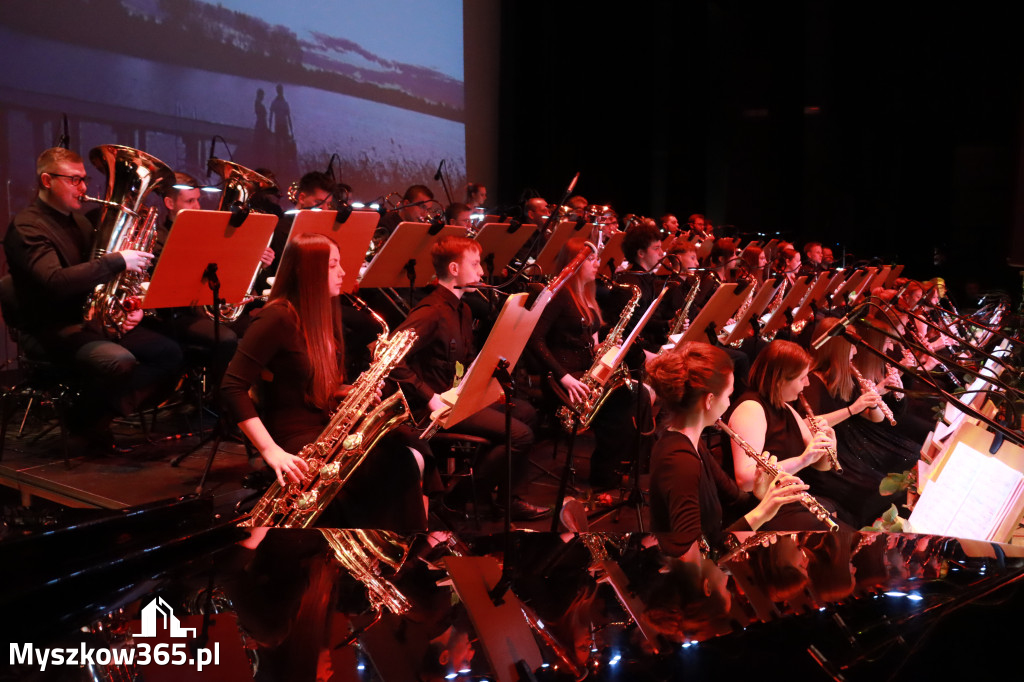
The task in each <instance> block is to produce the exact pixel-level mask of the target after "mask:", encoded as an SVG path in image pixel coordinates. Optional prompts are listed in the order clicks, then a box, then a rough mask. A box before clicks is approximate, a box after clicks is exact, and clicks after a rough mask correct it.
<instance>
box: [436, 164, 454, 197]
mask: <svg viewBox="0 0 1024 682" xmlns="http://www.w3.org/2000/svg"><path fill="white" fill-rule="evenodd" d="M442 168H444V159H441V163H440V165H438V167H437V172H436V173H434V180H440V181H441V189H443V190H444V195H445V197H447V198H448V205H449V206H451V205H452V204H453V203H455V202H454V201H452V193H451V191H450V190H449V189H448V183H447V182H445V178H444V174H443V173H442V172H441V169H442Z"/></svg>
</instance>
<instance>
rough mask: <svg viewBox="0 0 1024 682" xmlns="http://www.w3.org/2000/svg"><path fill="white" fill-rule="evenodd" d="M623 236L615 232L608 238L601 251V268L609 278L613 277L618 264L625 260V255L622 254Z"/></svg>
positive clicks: (622, 233)
mask: <svg viewBox="0 0 1024 682" xmlns="http://www.w3.org/2000/svg"><path fill="white" fill-rule="evenodd" d="M625 236H626V233H625V232H616V233H615V234H613V235H612V236H611V237H609V238H608V242H607V243H606V244H605V245H604V248H603V249H601V268H602V269H606V270H608V276H609V277H614V276H615V271H616V270H618V269H619V264H620V263H622V261H624V260H626V255H625V254H624V253H623V252H622V239H623V237H625Z"/></svg>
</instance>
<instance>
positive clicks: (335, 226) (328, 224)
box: [286, 211, 380, 292]
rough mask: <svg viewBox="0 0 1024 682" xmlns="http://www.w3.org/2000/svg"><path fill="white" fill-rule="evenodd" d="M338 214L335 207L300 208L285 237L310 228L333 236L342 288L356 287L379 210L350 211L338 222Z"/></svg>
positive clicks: (292, 237) (378, 216)
mask: <svg viewBox="0 0 1024 682" xmlns="http://www.w3.org/2000/svg"><path fill="white" fill-rule="evenodd" d="M337 216H338V212H337V211H299V212H298V213H297V214H296V215H295V220H294V222H293V223H292V231H291V232H290V233H289V235H288V241H289V242H290V241H291V240H293V239H295V238H296V237H298V236H299V235H300V234H306V233H309V232H312V233H315V234H322V235H324V236H325V237H330V238H331V239H333V240H334V241H335V242H336V243H337V244H338V252H339V254H340V256H341V261H340V264H341V269H342V270H344V271H345V277H344V279H342V281H341V290H342V291H345V292H349V291H355V290H356V287H357V285H358V282H359V270H360V268H362V267H363V263H364V262H365V261H366V251H367V249H369V248H370V241H371V240H372V239H373V232H374V230H376V229H377V223H379V222H380V214H379V213H377V212H376V211H352V213H351V214H350V215H349V216H348V219H346V220H345V222H338V220H337ZM286 248H287V247H286Z"/></svg>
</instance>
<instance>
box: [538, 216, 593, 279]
mask: <svg viewBox="0 0 1024 682" xmlns="http://www.w3.org/2000/svg"><path fill="white" fill-rule="evenodd" d="M588 225H589V226H590V227H593V225H590V223H582V224H580V223H577V222H576V221H575V220H563V221H561V222H560V223H558V224H557V225H555V230H554V232H552V233H551V236H550V237H548V240H547V241H546V242H545V243H544V247H543V248H542V249H541V250H540V253H539V254H537V257H536V258H535V259H534V260H533V262H534V264H535V265H537V267H539V268H540V270H541V272H543V273H544V274H548V273H551V274H552V275H553V274H555V261H556V260H557V259H558V252H559V251H561V250H562V247H563V246H565V243H566V242H567V241H569V239H571V238H572V237H580V236H582V237H589V236H590V230H589V229H586V228H587V226H588Z"/></svg>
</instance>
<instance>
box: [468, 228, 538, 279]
mask: <svg viewBox="0 0 1024 682" xmlns="http://www.w3.org/2000/svg"><path fill="white" fill-rule="evenodd" d="M536 231H537V226H536V225H532V224H529V223H527V224H525V225H520V226H519V227H518V228H517V229H515V230H513V229H512V224H511V223H485V224H484V226H483V227H481V228H480V231H479V232H477V235H476V237H475V239H476V241H477V243H478V244H480V263H481V264H482V265H483V266H484V271H485V272H486V273H487V277H488V281H490V280H491V279H492V278H493V277H494V273H495V272H498V271H500V270H501V269H502V268H504V267H505V266H506V265H508V264H509V262H510V261H511V260H512V258H513V257H515V255H516V254H517V253H519V249H521V248H522V247H523V244H525V243H526V242H527V241H529V239H530V237H532V236H533V235H534V233H535V232H536Z"/></svg>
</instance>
